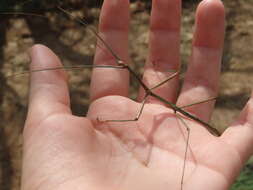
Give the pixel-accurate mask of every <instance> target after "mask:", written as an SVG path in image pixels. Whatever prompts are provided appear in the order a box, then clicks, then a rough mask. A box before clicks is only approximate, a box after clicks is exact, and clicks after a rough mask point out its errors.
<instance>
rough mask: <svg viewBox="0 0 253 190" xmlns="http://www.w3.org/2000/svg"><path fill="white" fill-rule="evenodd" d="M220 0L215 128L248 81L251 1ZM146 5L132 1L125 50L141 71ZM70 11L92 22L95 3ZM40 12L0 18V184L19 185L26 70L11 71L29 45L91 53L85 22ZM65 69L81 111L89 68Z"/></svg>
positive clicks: (189, 10)
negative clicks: (222, 31) (222, 34)
mask: <svg viewBox="0 0 253 190" xmlns="http://www.w3.org/2000/svg"><path fill="white" fill-rule="evenodd" d="M224 3H225V6H226V15H227V27H226V39H225V49H224V57H223V65H222V74H221V80H220V82H221V84H220V94H219V98H218V101H217V105H216V110H215V111H214V115H213V119H212V124H214V125H215V126H218V127H219V129H220V130H224V129H225V127H226V126H227V125H228V124H229V123H231V121H233V119H234V118H236V116H237V115H238V113H239V111H240V110H241V109H242V107H243V106H244V104H245V103H246V101H247V99H248V98H249V96H250V92H251V88H252V84H253V74H252V73H253V12H252V10H253V1H248V0H240V1H239V0H234V1H229V0H225V1H224ZM149 8H150V7H149V5H146V4H144V3H141V2H140V1H137V2H135V3H132V4H131V32H130V54H131V58H132V60H134V62H135V63H138V65H135V66H134V67H135V68H136V69H138V70H139V72H140V73H141V72H142V69H141V68H142V66H143V64H144V62H145V57H146V54H147V46H148V23H149V16H150V14H149ZM195 8H196V3H189V2H188V3H184V8H183V18H182V26H183V30H182V48H181V52H182V63H183V67H184V68H185V67H186V63H187V60H188V57H189V55H190V45H191V40H192V28H193V23H194V10H195ZM31 12H33V11H32V10H31ZM73 13H74V14H76V15H83V16H85V17H86V18H87V21H88V22H89V24H90V25H91V26H95V27H96V26H97V22H98V16H99V8H97V7H94V6H92V7H84V8H83V9H74V11H73ZM44 14H45V15H46V17H47V19H42V18H37V17H34V16H7V15H1V18H0V34H1V36H0V70H1V76H0V103H1V108H0V119H1V121H2V122H1V123H0V189H3V190H14V189H19V185H20V171H21V165H20V164H21V147H22V137H21V133H22V127H23V124H24V120H25V114H26V110H27V89H28V79H29V75H22V76H13V74H15V73H19V72H22V71H24V70H27V68H28V65H29V57H28V56H27V50H28V49H29V47H31V46H32V45H33V44H35V43H42V44H45V45H47V46H48V47H50V48H51V49H53V50H54V51H55V52H56V53H57V54H58V55H59V57H60V58H61V60H62V61H63V63H64V64H65V65H69V66H70V65H82V64H83V63H86V64H90V63H92V59H93V55H94V50H95V37H94V35H92V34H91V33H90V32H89V31H88V30H87V28H86V27H83V26H80V25H78V24H76V22H74V21H70V20H69V19H68V18H66V17H64V16H63V15H62V14H61V13H60V14H59V12H58V11H48V12H46V13H44ZM69 75H70V82H69V83H70V86H71V98H72V108H73V112H74V113H75V114H77V115H84V114H85V113H86V111H87V107H88V103H89V101H88V96H89V94H88V89H89V78H90V71H88V70H84V69H82V70H75V71H69ZM10 76H11V77H10ZM132 86H133V87H132V88H131V96H132V97H134V96H135V95H136V89H137V84H136V83H134V82H133V83H132ZM251 172H252V173H253V171H252V170H251ZM252 183H253V182H252ZM1 187H3V188H1ZM252 188H253V186H252ZM239 189H240V187H238V188H237V190H239ZM241 189H242V188H241ZM245 189H246V188H245Z"/></svg>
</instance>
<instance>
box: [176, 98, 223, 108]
mask: <svg viewBox="0 0 253 190" xmlns="http://www.w3.org/2000/svg"><path fill="white" fill-rule="evenodd" d="M217 98H218V97H212V98H208V99H206V100H202V101H199V102H195V103H192V104H188V105H185V106H180V108H181V109H183V108H187V107H191V106H194V105H197V104H202V103H206V102H210V101H215V100H216V99H217Z"/></svg>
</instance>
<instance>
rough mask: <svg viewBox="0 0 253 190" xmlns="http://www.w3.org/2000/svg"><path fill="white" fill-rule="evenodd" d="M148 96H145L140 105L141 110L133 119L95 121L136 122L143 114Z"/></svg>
mask: <svg viewBox="0 0 253 190" xmlns="http://www.w3.org/2000/svg"><path fill="white" fill-rule="evenodd" d="M147 97H148V95H146V96H145V98H144V100H143V101H142V103H141V108H140V110H139V112H138V113H137V115H136V117H135V118H134V119H119V120H101V119H99V118H97V120H98V121H99V122H129V121H138V120H139V118H140V117H141V114H142V112H143V109H144V106H145V103H146V100H147Z"/></svg>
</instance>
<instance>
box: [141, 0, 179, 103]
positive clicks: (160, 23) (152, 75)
mask: <svg viewBox="0 0 253 190" xmlns="http://www.w3.org/2000/svg"><path fill="white" fill-rule="evenodd" d="M180 18H181V0H154V1H152V12H151V23H150V39H149V41H150V47H149V57H148V60H147V62H146V66H145V69H144V75H143V81H144V82H145V84H146V85H147V86H148V87H149V88H152V87H154V86H155V85H157V84H159V83H161V82H162V81H163V80H165V79H166V78H169V76H171V75H172V74H173V73H174V72H171V70H178V68H179V59H180V58H179V49H180ZM177 86H178V77H175V78H174V79H172V80H170V81H168V82H167V83H165V84H164V85H162V86H160V87H159V88H157V89H155V90H154V92H155V93H156V94H158V95H159V96H162V97H163V98H165V99H167V100H168V101H172V102H174V101H175V100H176V92H177ZM143 97H144V90H143V89H141V90H140V99H143ZM148 101H149V102H152V103H154V102H156V103H158V102H159V101H156V100H155V99H148ZM159 103H160V102H159Z"/></svg>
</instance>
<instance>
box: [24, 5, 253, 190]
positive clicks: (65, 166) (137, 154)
mask: <svg viewBox="0 0 253 190" xmlns="http://www.w3.org/2000/svg"><path fill="white" fill-rule="evenodd" d="M180 10H181V3H180V1H179V0H154V1H153V9H152V16H151V30H150V54H149V57H148V59H147V64H146V67H145V70H144V77H143V81H144V82H145V84H146V85H147V86H149V87H152V86H154V85H155V84H157V83H158V82H160V81H161V80H163V79H164V78H166V77H168V73H167V72H165V70H169V69H178V68H179V61H180V56H179V45H180V37H179V33H180ZM128 11H129V10H128V1H127V0H110V1H109V0H108V1H105V2H104V6H103V10H102V15H101V20H100V31H101V35H102V37H103V38H104V39H105V40H106V42H107V43H108V44H110V45H111V46H112V48H113V49H114V51H115V52H116V53H117V54H118V55H120V57H122V59H123V60H128V53H127V48H128V45H127V35H128V24H127V23H128V22H129V15H128ZM223 38H224V9H223V5H222V3H221V2H220V1H219V0H204V1H203V2H202V3H201V4H200V5H199V7H198V10H197V15H196V28H195V33H194V40H193V48H192V49H193V52H192V56H191V60H190V64H189V69H188V71H187V74H186V77H185V81H184V85H183V88H182V91H181V93H180V94H179V96H177V84H178V79H173V80H171V81H169V82H168V83H166V84H165V85H162V86H161V87H159V88H158V89H156V90H155V91H154V92H155V93H156V94H158V95H159V96H162V97H163V98H165V99H166V100H168V101H171V102H174V103H176V104H177V105H179V106H180V105H181V106H182V105H188V104H191V103H192V102H198V101H201V100H204V99H208V98H210V97H214V96H216V94H217V91H218V76H219V68H220V62H221V55H222V47H223ZM31 58H32V63H31V68H32V69H36V68H38V67H44V68H47V67H55V66H59V65H60V62H59V60H58V58H57V57H56V56H55V55H54V54H53V53H52V52H51V51H50V50H49V49H47V48H46V47H44V46H41V45H37V46H35V47H33V49H32V51H31ZM95 64H100V65H101V64H103V65H105V64H115V60H114V59H112V58H111V56H109V54H105V53H104V51H102V50H101V49H97V52H96V57H95ZM128 77H129V76H128V73H127V71H123V70H119V69H101V68H100V69H98V68H96V69H94V71H93V76H92V84H91V99H92V100H93V103H92V104H91V106H90V109H89V112H88V114H87V117H77V116H73V115H72V114H71V110H70V106H69V94H68V87H67V83H66V75H65V73H64V72H63V71H60V70H57V71H46V72H36V73H32V75H31V86H30V99H29V110H28V115H27V120H26V124H25V129H24V149H23V150H24V156H23V170H22V190H32V189H40V190H49V189H50V190H51V189H61V190H62V189H89V190H101V189H103V190H107V189H108V190H112V189H120V190H126V189H132V190H135V189H136V190H140V189H145V190H149V189H150V190H153V189H159V190H163V189H166V190H167V189H180V188H181V185H180V183H181V177H182V174H183V163H184V154H185V148H186V136H187V131H186V129H185V125H184V124H183V123H182V122H181V120H180V119H179V117H178V116H176V115H175V114H174V111H173V110H171V109H169V108H168V107H166V106H165V105H164V104H161V103H160V102H159V101H157V100H156V99H152V98H149V99H148V102H147V104H146V105H145V107H144V110H143V113H142V115H141V117H140V119H139V120H138V121H136V122H128V123H122V122H98V121H97V120H96V119H97V118H101V119H103V120H106V119H132V118H134V117H135V116H136V115H137V113H138V111H139V110H140V107H141V103H140V102H141V100H142V99H143V96H144V95H143V94H144V91H143V90H140V95H139V101H138V102H134V101H132V100H130V99H128V98H127V96H128V81H129V79H128ZM252 106H253V105H252V99H251V100H250V101H249V102H248V103H247V105H246V107H245V108H244V110H243V111H242V113H241V115H240V117H239V119H238V121H237V122H235V123H234V124H233V125H232V126H231V127H230V128H228V129H227V130H226V131H225V132H224V133H223V135H222V136H221V137H215V136H213V135H211V134H210V133H209V132H208V131H207V130H206V129H205V128H203V126H201V125H200V124H198V123H196V122H195V121H192V120H190V119H188V118H185V117H182V118H183V119H184V121H185V122H186V123H187V126H188V127H190V141H189V146H188V154H187V160H186V168H185V175H184V181H183V189H184V190H186V189H194V190H197V189H201V190H202V189H211V190H214V189H217V190H218V189H219V190H221V189H228V188H229V186H230V185H231V183H232V182H233V180H234V179H235V177H236V175H238V173H239V171H240V169H241V168H242V166H243V163H245V161H246V160H247V159H248V157H249V156H250V155H251V154H252V152H253V150H252V143H253V126H252V124H253V119H252V117H251V115H252V112H253V107H252ZM186 110H187V111H188V112H190V113H192V114H194V115H196V116H198V117H199V118H201V119H202V120H204V121H208V120H209V118H210V115H211V113H212V110H213V102H208V103H205V104H199V105H194V106H191V107H188V108H186Z"/></svg>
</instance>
